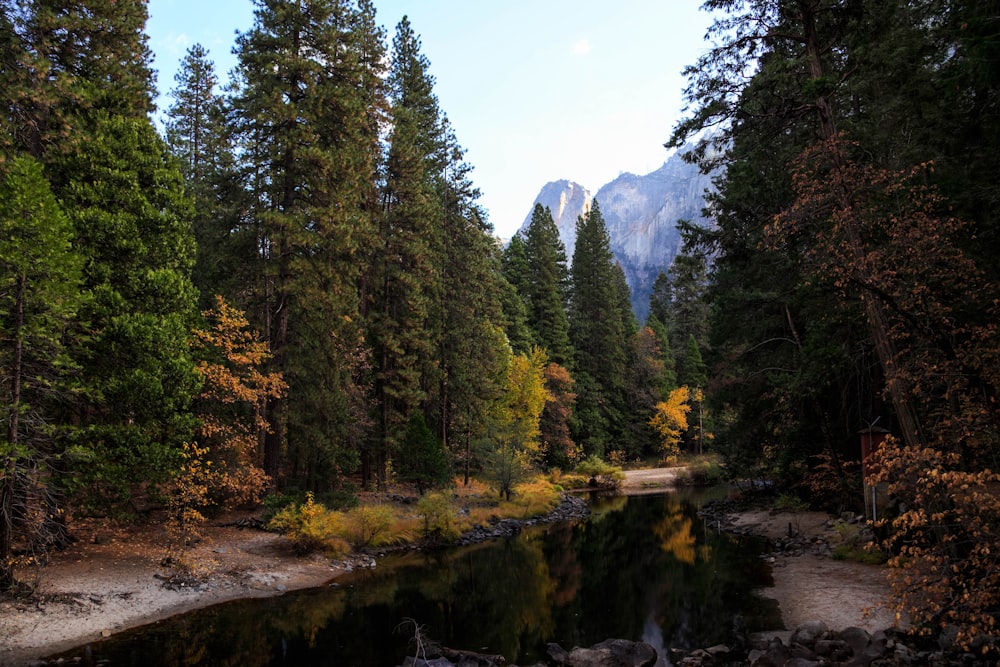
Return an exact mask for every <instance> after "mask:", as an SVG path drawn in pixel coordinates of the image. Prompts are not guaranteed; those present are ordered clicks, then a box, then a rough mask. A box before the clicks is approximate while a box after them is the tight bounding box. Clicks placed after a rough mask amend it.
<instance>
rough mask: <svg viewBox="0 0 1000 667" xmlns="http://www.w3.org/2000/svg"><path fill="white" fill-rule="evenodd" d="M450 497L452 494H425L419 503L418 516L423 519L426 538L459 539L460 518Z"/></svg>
mask: <svg viewBox="0 0 1000 667" xmlns="http://www.w3.org/2000/svg"><path fill="white" fill-rule="evenodd" d="M450 496H451V494H450V493H445V492H443V491H434V492H431V493H427V494H424V495H423V496H421V497H420V500H418V501H417V514H418V515H419V516H420V518H421V519H423V523H424V526H423V533H424V536H425V537H429V536H431V535H438V536H440V537H442V538H444V539H454V538H456V537H458V535H459V529H458V518H457V516H456V514H455V508H454V506H453V505H452V502H451V497H450Z"/></svg>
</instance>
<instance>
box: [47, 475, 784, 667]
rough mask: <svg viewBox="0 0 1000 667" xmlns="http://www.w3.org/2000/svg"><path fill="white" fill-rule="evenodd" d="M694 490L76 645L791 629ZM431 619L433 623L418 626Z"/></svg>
mask: <svg viewBox="0 0 1000 667" xmlns="http://www.w3.org/2000/svg"><path fill="white" fill-rule="evenodd" d="M702 497H703V496H701V495H698V494H694V495H693V494H688V493H681V492H671V493H666V494H660V495H643V496H614V497H604V498H594V499H592V501H591V510H592V513H591V516H590V517H588V518H587V519H585V520H581V521H574V522H563V523H557V524H547V525H541V526H534V527H531V528H528V529H525V530H524V531H523V532H522V533H521V534H520V535H518V536H517V537H515V538H511V539H507V540H495V541H491V542H486V543H482V544H478V545H475V546H471V547H463V548H449V549H442V550H437V551H432V552H417V551H411V552H407V553H405V554H395V555H389V556H386V557H384V558H381V559H379V561H378V564H377V566H376V567H375V568H373V569H366V570H359V571H356V572H354V573H351V574H349V575H345V576H343V577H341V578H339V579H338V580H337V582H335V584H333V585H331V586H329V587H325V588H322V589H314V590H308V591H301V592H296V593H289V594H287V595H285V596H282V597H279V598H271V599H263V600H261V599H257V600H243V601H238V602H232V603H227V604H223V605H219V606H216V607H212V608H209V609H204V610H201V611H197V612H193V613H190V614H186V615H183V616H179V617H175V618H171V619H167V620H165V621H163V622H160V623H155V624H152V625H149V626H145V627H142V628H138V629H135V630H132V631H129V632H125V633H122V634H120V635H115V636H114V637H112V638H110V639H108V640H105V641H102V642H100V643H95V644H90V645H87V646H83V647H80V648H78V649H76V650H74V651H70V652H67V653H63V654H61V656H60V657H64V658H81V659H82V664H98V663H100V664H108V665H137V666H141V667H157V666H159V665H164V666H165V665H244V666H254V665H261V666H263V665H339V666H344V667H391V666H392V665H398V664H400V662H401V661H402V658H403V657H404V656H405V655H413V654H414V653H415V652H416V651H417V650H418V648H417V647H416V645H415V644H414V641H413V640H414V637H415V636H416V635H418V634H419V637H420V638H421V639H422V640H423V641H424V642H440V643H441V644H444V645H446V646H449V647H451V648H455V649H463V650H471V651H478V652H482V653H490V654H497V653H498V654H502V655H504V656H505V657H506V659H507V664H520V665H531V664H534V663H535V662H537V661H540V660H541V659H542V658H543V656H544V652H545V647H546V643H547V642H556V643H558V644H560V645H561V646H563V647H564V648H567V649H568V648H572V647H573V646H589V645H591V644H594V643H597V642H599V641H602V640H604V639H608V638H622V639H634V640H644V641H647V642H648V643H650V644H652V645H653V646H654V647H656V648H657V649H658V650H660V651H661V654H662V651H663V649H664V647H670V646H675V647H681V648H695V647H708V646H712V645H715V644H718V643H731V642H733V641H735V639H736V638H737V637H738V636H740V635H742V634H744V633H745V632H752V631H756V630H762V629H770V628H775V627H780V615H779V614H778V610H777V606H776V604H775V603H774V602H773V601H770V600H767V599H765V598H762V597H760V596H759V595H758V594H757V593H756V592H755V589H759V588H760V587H762V586H764V585H766V584H767V583H769V577H770V574H769V570H768V568H767V566H766V565H765V564H764V563H763V562H762V561H761V559H760V558H759V554H760V552H761V549H762V547H763V545H762V543H761V542H760V541H758V540H756V539H754V538H749V537H741V536H735V535H732V534H726V533H723V534H717V533H715V532H714V531H713V530H711V527H710V526H707V525H705V523H704V522H703V521H702V520H701V519H700V518H699V517H698V516H697V508H698V505H699V503H700V502H701V498H702ZM415 628H418V629H419V633H417V632H415Z"/></svg>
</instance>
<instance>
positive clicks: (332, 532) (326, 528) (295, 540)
mask: <svg viewBox="0 0 1000 667" xmlns="http://www.w3.org/2000/svg"><path fill="white" fill-rule="evenodd" d="M267 527H268V529H270V530H275V531H278V532H280V533H282V534H284V535H285V536H287V537H288V538H289V539H290V540H291V541H292V545H293V547H294V548H295V550H296V551H298V552H299V553H308V552H311V551H322V552H323V553H324V554H325V555H327V556H328V557H330V558H343V557H344V556H346V555H347V554H349V553H350V551H351V545H350V544H349V543H348V542H347V540H345V539H344V538H343V537H341V535H342V534H343V533H344V531H345V526H344V518H343V515H342V514H341V513H340V512H333V511H330V510H328V509H327V508H326V507H324V506H323V505H322V504H320V503H317V502H315V501H314V500H313V495H312V494H311V493H307V494H306V499H305V501H304V502H303V503H301V504H300V503H292V504H290V505H287V506H286V507H285V508H284V509H282V510H280V511H279V512H278V513H277V514H275V515H274V518H273V519H271V520H270V521H269V522H268V523H267Z"/></svg>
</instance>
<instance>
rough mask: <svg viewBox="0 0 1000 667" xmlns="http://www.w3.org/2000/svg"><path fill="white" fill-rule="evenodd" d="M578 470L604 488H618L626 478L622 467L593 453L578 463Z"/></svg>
mask: <svg viewBox="0 0 1000 667" xmlns="http://www.w3.org/2000/svg"><path fill="white" fill-rule="evenodd" d="M576 472H577V473H579V474H581V475H584V476H586V477H589V478H591V479H593V480H595V481H596V482H597V485H598V486H601V487H604V488H617V487H618V486H620V485H621V483H622V481H623V480H624V479H625V473H623V472H622V469H621V468H620V467H618V466H613V465H611V464H610V463H605V462H604V461H603V460H601V458H600V457H598V456H595V455H593V454H592V455H590V456H588V457H587V458H586V459H584V460H583V461H580V463H578V464H577V466H576Z"/></svg>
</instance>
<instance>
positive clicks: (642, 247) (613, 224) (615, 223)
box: [520, 153, 711, 322]
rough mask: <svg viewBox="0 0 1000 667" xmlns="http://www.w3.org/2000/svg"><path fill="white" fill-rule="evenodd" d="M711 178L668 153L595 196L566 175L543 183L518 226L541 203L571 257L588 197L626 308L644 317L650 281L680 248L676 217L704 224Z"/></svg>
mask: <svg viewBox="0 0 1000 667" xmlns="http://www.w3.org/2000/svg"><path fill="white" fill-rule="evenodd" d="M710 186H711V179H710V178H709V177H708V176H705V175H703V174H701V173H699V171H698V168H697V167H695V166H694V165H691V164H688V163H686V162H684V161H683V160H682V159H681V158H680V155H678V154H676V153H675V154H673V155H672V156H671V157H670V158H669V159H667V161H666V162H664V163H663V166H661V167H660V168H659V169H657V170H656V171H653V172H650V173H648V174H646V175H644V176H637V175H635V174H630V173H623V174H621V175H620V176H618V178H616V179H615V180H613V181H611V182H610V183H608V184H606V185H603V186H602V187H601V188H600V189H599V190H598V191H597V195H596V196H592V195H591V193H590V191H589V190H587V188H585V187H583V186H582V185H580V184H578V183H574V182H572V181H566V180H562V181H553V182H551V183H547V184H546V185H545V186H544V187H543V188H542V190H541V192H539V194H538V196H537V197H536V198H535V201H534V202H532V203H531V206H530V207H529V209H528V215H527V216H526V217H525V220H524V222H523V223H522V225H521V228H520V231H524V230H526V229H527V226H528V223H529V222H530V221H531V210H533V209H534V207H535V204H536V203H539V204H541V205H542V206H547V207H549V209H551V211H552V217H553V219H554V220H555V222H556V226H557V227H558V228H559V237H560V238H561V239H562V242H563V244H565V246H566V255H567V257H569V258H570V259H572V257H573V248H574V246H575V243H576V219H577V217H579V216H581V215H583V213H584V212H586V211H589V210H590V207H591V205H592V202H593V200H594V199H596V200H597V201H598V203H599V204H600V206H601V213H602V214H603V216H604V221H605V223H606V224H607V228H608V235H609V236H610V238H611V250H612V252H613V253H614V255H615V258H616V259H617V260H618V262H619V263H620V264H621V266H622V269H623V270H624V271H625V277H626V279H627V280H628V285H629V288H630V289H631V291H632V309H633V311H634V312H635V314H636V317H637V318H638V319H639V321H640V322H641V321H643V320H644V319H645V318H646V313H647V312H648V310H649V295H650V292H651V291H652V288H653V281H655V280H656V276H657V275H658V274H659V273H660V271H666V270H667V269H668V268H669V267H670V264H671V263H672V262H673V261H674V257H675V256H676V255H677V253H678V252H679V251H680V246H681V239H680V233H679V232H678V230H677V221H678V220H691V221H693V222H697V223H701V224H708V223H707V221H706V220H705V218H704V217H703V216H702V208H704V205H705V198H704V195H705V190H706V189H708V188H709V187H710Z"/></svg>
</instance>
